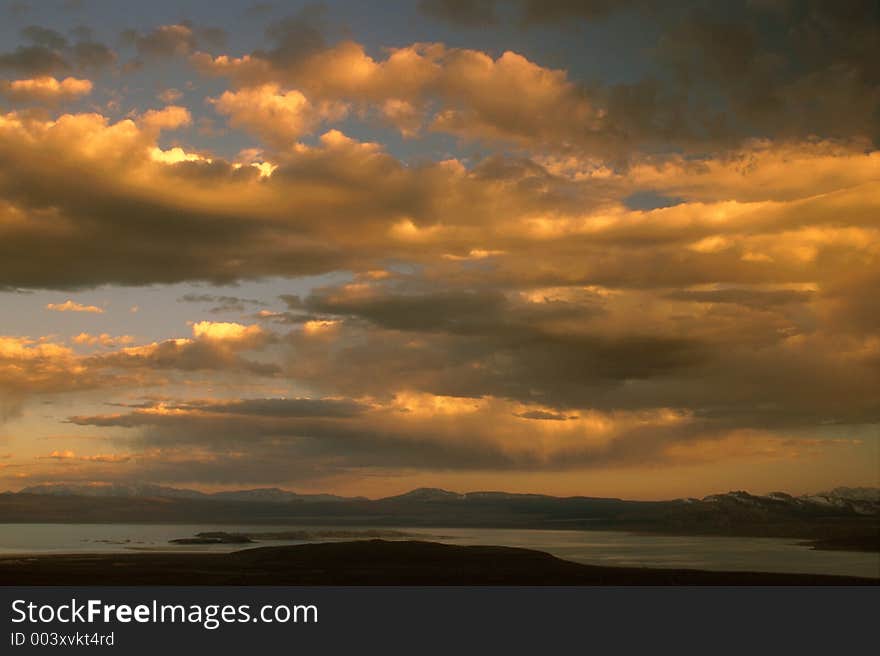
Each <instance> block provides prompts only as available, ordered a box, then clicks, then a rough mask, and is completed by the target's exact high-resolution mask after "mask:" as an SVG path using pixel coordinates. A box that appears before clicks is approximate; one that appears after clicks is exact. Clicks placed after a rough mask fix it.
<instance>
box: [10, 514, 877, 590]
mask: <svg viewBox="0 0 880 656" xmlns="http://www.w3.org/2000/svg"><path fill="white" fill-rule="evenodd" d="M371 528H372V527H364V526H359V527H352V526H336V527H333V526H320V527H318V526H303V525H297V526H278V525H271V526H265V525H233V526H230V525H222V526H221V525H208V524H205V525H187V524H0V555H2V554H22V553H28V554H38V553H39V554H48V553H108V552H133V551H139V550H142V551H152V552H155V551H176V552H190V551H192V552H196V551H234V550H238V549H243V548H249V547H256V546H266V545H284V544H302V543H303V542H304V541H303V540H272V541H261V542H259V543H255V544H253V545H240V544H239V545H229V544H226V545H224V544H220V545H175V544H170V543H169V540H172V539H176V538H188V537H192V536H194V535H195V534H196V533H201V532H207V531H225V532H257V531H264V532H280V531H289V530H305V531H328V530H340V531H365V530H370V529H371ZM389 528H393V529H394V530H397V531H404V532H406V533H408V534H411V535H413V536H417V538H418V539H425V540H433V541H436V542H447V543H449V544H460V545H472V544H486V545H503V546H509V547H526V548H529V549H538V550H541V551H546V552H549V553H552V554H553V555H555V556H558V557H560V558H564V559H566V560H571V561H574V562H578V563H585V564H589V565H604V566H618V567H621V566H631V567H662V568H690V569H704V570H727V571H754V572H789V573H805V574H837V575H846V576H865V577H872V578H880V554H877V553H858V552H848V551H814V550H812V549H810V548H809V547H804V546H801V545H799V544H797V543H798V540H795V539H785V538H742V537H705V536H669V535H636V534H632V533H625V532H620V531H544V530H528V529H492V528H422V527H420V528H407V527H381V528H376V530H389ZM346 539H351V538H346ZM320 541H323V542H329V541H331V540H328V539H321V540H320Z"/></svg>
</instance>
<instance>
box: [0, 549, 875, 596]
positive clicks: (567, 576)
mask: <svg viewBox="0 0 880 656" xmlns="http://www.w3.org/2000/svg"><path fill="white" fill-rule="evenodd" d="M0 581H2V582H3V583H4V584H5V585H880V581H875V580H873V579H863V578H854V577H842V576H820V575H812V574H770V573H756V572H708V571H701V570H671V569H669V570H667V569H644V568H627V567H596V566H591V565H581V564H578V563H572V562H569V561H566V560H561V559H559V558H556V557H555V556H551V555H550V554H547V553H544V552H542V551H533V550H531V549H519V548H513V547H495V546H457V545H447V544H439V543H436V542H417V541H405V542H401V541H392V542H389V541H385V540H369V541H355V542H335V543H321V544H304V545H297V546H285V547H262V548H258V549H246V550H243V551H238V552H234V553H226V554H111V555H69V556H64V555H55V556H35V557H32V556H27V557H16V558H13V557H7V558H2V559H0Z"/></svg>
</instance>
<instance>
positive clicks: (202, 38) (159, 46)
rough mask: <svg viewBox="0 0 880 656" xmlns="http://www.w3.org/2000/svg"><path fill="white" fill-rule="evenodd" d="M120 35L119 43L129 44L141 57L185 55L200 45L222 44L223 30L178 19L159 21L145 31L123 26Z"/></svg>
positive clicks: (224, 36) (223, 40)
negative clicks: (178, 20) (162, 22)
mask: <svg viewBox="0 0 880 656" xmlns="http://www.w3.org/2000/svg"><path fill="white" fill-rule="evenodd" d="M120 38H121V40H122V42H123V43H126V44H129V45H133V46H134V47H135V48H136V49H137V51H138V54H139V55H141V56H143V57H171V56H175V55H177V56H183V55H187V54H189V53H191V52H193V51H194V50H196V49H197V48H200V47H214V48H216V47H222V46H224V45H225V43H226V39H227V34H226V32H225V30H222V29H220V28H218V27H205V26H197V25H194V24H193V23H191V22H189V21H182V22H180V23H175V24H171V25H159V26H157V27H154V28H153V29H151V30H149V31H146V32H139V31H137V30H125V31H124V32H122V34H121V35H120Z"/></svg>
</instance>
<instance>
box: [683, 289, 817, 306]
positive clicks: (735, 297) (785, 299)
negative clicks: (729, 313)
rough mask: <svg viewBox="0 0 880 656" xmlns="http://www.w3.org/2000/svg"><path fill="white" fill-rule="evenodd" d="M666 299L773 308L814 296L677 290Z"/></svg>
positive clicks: (793, 292) (785, 291)
mask: <svg viewBox="0 0 880 656" xmlns="http://www.w3.org/2000/svg"><path fill="white" fill-rule="evenodd" d="M666 296H667V298H672V299H676V300H679V301H693V302H695V303H730V304H733V305H745V306H747V307H753V308H773V307H776V306H779V305H788V304H793V303H803V302H805V301H809V300H810V299H811V298H813V297H814V296H815V292H810V291H797V290H792V289H783V290H775V291H760V290H755V289H736V288H728V289H716V290H705V291H693V290H678V291H674V292H669V293H668V294H667V295H666Z"/></svg>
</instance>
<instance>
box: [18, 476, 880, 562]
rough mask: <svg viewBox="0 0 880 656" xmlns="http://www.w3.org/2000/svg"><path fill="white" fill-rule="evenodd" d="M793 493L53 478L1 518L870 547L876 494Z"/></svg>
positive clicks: (879, 509) (878, 528)
mask: <svg viewBox="0 0 880 656" xmlns="http://www.w3.org/2000/svg"><path fill="white" fill-rule="evenodd" d="M841 490H843V488H838V490H836V491H833V493H823V494H816V495H806V496H798V497H795V496H792V495H790V494H786V493H784V492H774V493H772V494H768V495H753V494H750V493H748V492H744V491H732V492H727V493H724V494H713V495H710V496H707V497H704V498H703V499H673V500H669V501H629V500H624V499H606V498H594V497H552V496H542V495H537V494H511V493H506V492H468V493H465V494H460V493H457V492H449V491H447V490H439V489H433V488H421V489H417V490H413V491H411V492H408V493H406V494H401V495H397V496H392V497H386V498H384V499H375V500H371V499H366V498H363V497H354V498H347V497H338V496H334V495H323V494H297V493H295V492H289V491H286V490H281V489H276V488H264V489H255V490H240V491H232V492H219V493H214V494H205V493H202V492H198V491H195V490H185V489H176V488H165V487H160V486H154V485H126V486H120V485H113V486H93V485H86V486H78V485H51V486H35V487H30V488H25V489H23V490H22V491H21V492H18V493H11V492H7V493H3V494H0V522H4V523H16V522H99V523H100V522H107V523H136V522H142V523H216V524H254V523H263V524H287V525H322V526H334V525H335V526H412V527H418V526H421V527H487V528H489V527H496V528H543V529H582V530H583V529H604V530H626V531H644V532H656V533H667V534H679V535H697V534H698V535H740V536H746V535H747V536H767V537H791V538H800V539H804V540H821V541H823V544H824V545H833V544H836V545H843V546H847V545H849V546H851V545H867V546H865V548H867V549H872V548H876V547H871V546H870V545H876V544H877V536H878V533H880V501H878V500H876V499H872V497H871V494H869V493H866V492H865V491H864V490H858V491H857V492H856V494H855V495H854V497H849V496H847V495H846V493H845V492H842V491H841Z"/></svg>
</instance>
